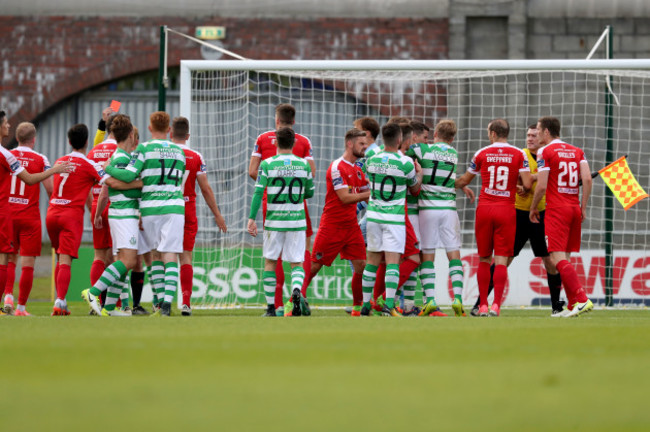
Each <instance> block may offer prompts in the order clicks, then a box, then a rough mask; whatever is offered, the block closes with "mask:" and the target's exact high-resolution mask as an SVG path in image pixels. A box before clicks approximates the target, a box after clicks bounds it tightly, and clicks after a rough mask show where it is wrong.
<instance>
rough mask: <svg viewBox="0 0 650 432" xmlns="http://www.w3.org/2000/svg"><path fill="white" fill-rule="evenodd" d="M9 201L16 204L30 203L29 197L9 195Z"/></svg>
mask: <svg viewBox="0 0 650 432" xmlns="http://www.w3.org/2000/svg"><path fill="white" fill-rule="evenodd" d="M9 202H10V203H15V204H25V205H27V204H29V200H28V199H27V198H16V197H9Z"/></svg>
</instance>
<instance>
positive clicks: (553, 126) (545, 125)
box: [537, 116, 560, 137]
mask: <svg viewBox="0 0 650 432" xmlns="http://www.w3.org/2000/svg"><path fill="white" fill-rule="evenodd" d="M537 122H538V123H539V125H540V127H541V128H542V129H548V133H549V134H551V136H552V137H559V136H560V120H558V118H557V117H550V116H547V117H542V118H540V119H539V120H537Z"/></svg>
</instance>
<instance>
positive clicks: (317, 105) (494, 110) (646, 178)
mask: <svg viewBox="0 0 650 432" xmlns="http://www.w3.org/2000/svg"><path fill="white" fill-rule="evenodd" d="M228 63H230V62H228ZM608 75H610V76H611V77H612V89H613V91H614V93H615V94H616V95H617V97H618V100H619V101H620V105H619V106H616V105H614V107H613V116H612V120H613V123H612V128H611V131H612V152H611V154H610V156H609V157H608V153H607V136H608V129H607V117H606V85H605V80H606V76H608ZM181 92H182V93H186V94H187V92H191V93H190V98H189V99H188V100H191V103H190V105H189V106H186V107H185V112H184V113H182V114H183V115H186V116H188V117H189V118H190V122H191V146H192V147H193V148H196V149H197V150H199V151H200V152H202V153H203V155H204V156H205V158H206V160H207V165H208V171H209V174H208V175H209V177H208V178H209V179H210V183H211V184H212V185H213V188H214V190H215V193H216V194H217V201H218V203H219V206H220V208H221V211H222V213H223V214H224V216H225V218H226V221H227V223H228V226H229V230H228V233H227V234H219V233H218V231H217V228H216V226H215V225H214V222H213V219H212V217H211V214H210V212H209V209H208V208H207V206H205V204H204V202H203V201H202V200H201V199H199V202H198V206H197V207H198V216H199V234H198V237H197V250H196V253H195V281H194V284H195V287H194V297H193V303H194V304H195V305H196V306H197V307H202V306H203V307H225V306H230V305H252V304H260V305H261V304H263V303H264V299H263V290H262V286H261V271H262V268H263V262H262V258H261V236H259V237H258V238H257V239H253V238H251V237H250V236H249V235H248V234H247V233H246V230H245V226H246V220H247V218H248V212H249V209H250V201H251V196H252V190H253V186H254V182H253V180H251V179H250V178H249V177H248V174H247V172H248V164H249V160H250V155H251V152H252V149H253V145H254V143H255V139H256V137H257V136H258V135H259V134H261V133H263V132H265V131H268V130H270V129H272V128H273V126H274V108H275V106H276V105H277V104H280V103H291V104H293V105H294V106H295V107H296V110H297V116H296V125H295V128H294V129H295V130H296V132H298V133H301V134H303V135H306V136H307V137H309V138H310V139H311V141H312V144H313V147H314V158H315V162H316V166H317V172H316V175H315V183H316V195H315V196H314V198H313V199H311V200H309V209H310V213H311V218H312V223H313V226H314V230H315V231H316V230H317V228H318V223H319V220H320V215H321V212H322V208H323V204H324V198H325V191H326V187H325V183H324V180H325V172H326V170H327V168H328V166H329V164H330V162H331V161H333V160H334V159H336V158H338V157H339V156H340V155H341V154H342V152H343V140H342V137H343V135H344V134H345V132H346V130H348V129H349V128H351V127H352V122H353V121H354V120H355V119H357V118H359V117H362V116H373V117H375V118H376V119H377V120H378V121H379V123H380V124H384V123H385V122H386V120H387V119H388V118H389V117H391V116H394V115H399V116H405V117H409V118H411V119H413V120H418V121H422V122H424V123H425V124H427V125H429V126H430V127H431V128H432V129H433V126H435V124H436V122H437V121H438V120H439V119H441V118H451V119H453V120H455V121H456V123H457V125H458V129H459V133H458V136H457V138H456V140H455V142H454V144H455V146H456V148H457V149H458V151H459V155H460V158H459V159H460V161H461V162H460V164H459V165H460V166H459V171H460V172H461V173H462V172H464V171H465V169H466V168H467V165H468V163H469V160H470V158H471V156H472V154H473V153H474V152H475V151H476V150H477V149H479V148H480V147H482V146H484V145H486V143H487V137H486V132H485V129H486V127H487V124H488V123H489V121H490V120H492V119H494V118H497V117H504V118H506V119H508V121H509V122H510V125H511V133H510V142H511V143H512V144H514V145H516V146H519V147H524V146H525V136H526V130H527V126H528V125H529V124H531V123H535V122H536V120H537V119H538V118H539V117H541V116H544V115H553V116H556V117H558V118H559V119H560V121H561V124H562V131H561V137H562V139H564V140H565V141H567V142H570V143H572V144H574V145H577V146H579V147H581V148H583V149H584V151H585V153H586V155H587V158H588V160H589V162H590V166H591V168H592V170H598V169H600V168H602V167H604V166H605V165H607V164H608V163H610V162H613V161H614V160H615V159H617V158H618V157H620V156H623V155H628V163H629V166H630V168H631V171H632V172H633V173H634V175H635V176H636V178H637V180H638V181H639V183H640V185H641V186H642V187H643V188H644V189H646V190H647V189H648V185H649V183H650V172H649V164H648V159H649V158H648V155H649V154H650V147H648V144H647V142H646V140H645V139H644V138H645V136H646V135H647V134H648V133H649V132H650V126H649V125H648V123H647V120H646V119H648V118H650V72H647V71H634V70H616V69H612V70H592V71H585V70H554V71H539V70H538V71H534V70H527V71H522V70H498V71H469V70H467V71H463V70H460V71H442V72H441V71H409V70H406V68H405V70H399V71H378V70H364V71H337V70H336V62H332V70H328V71H305V70H302V71H301V70H295V71H281V72H280V71H248V70H240V71H224V70H219V69H218V62H214V63H212V62H205V65H204V66H202V67H201V68H200V70H192V71H191V88H182V89H181ZM181 98H183V95H181ZM610 159H611V160H610ZM474 188H475V190H478V185H474ZM605 196H606V186H605V185H604V182H603V181H602V179H600V177H598V178H596V179H595V180H594V189H593V193H592V200H591V206H590V207H591V210H590V212H589V219H588V220H587V221H586V222H585V223H584V224H583V241H582V251H581V253H580V254H577V255H576V256H575V257H573V258H572V259H573V262H574V265H575V266H576V268H577V271H578V274H579V276H580V278H581V280H582V282H583V284H584V286H585V288H586V289H587V291H588V292H589V293H590V296H591V298H592V299H595V300H598V301H600V302H603V301H604V299H605V294H606V289H605V288H606V285H607V283H606V275H607V272H606V266H605V264H606V262H607V261H606V246H607V244H608V243H609V242H611V245H612V247H613V256H612V263H613V265H612V267H611V269H612V271H613V280H612V282H611V283H610V285H611V287H612V288H613V293H614V296H613V299H614V304H616V305H627V304H646V303H650V254H649V253H648V252H649V248H648V240H649V239H650V222H649V221H650V214H649V212H648V203H649V202H650V200H647V199H646V200H643V201H641V202H640V203H638V204H637V205H636V206H635V207H633V208H632V209H630V210H628V211H624V210H623V208H622V207H621V205H620V204H619V203H618V202H617V201H616V199H613V202H612V207H611V210H610V211H609V213H608V210H607V209H606V199H605ZM458 206H459V216H460V220H461V223H462V232H463V248H464V249H463V251H462V255H463V261H464V264H465V293H464V298H465V302H472V301H473V299H475V297H476V294H477V286H476V276H475V271H476V264H477V257H476V246H475V239H474V234H473V232H474V231H473V226H474V211H475V207H474V205H471V204H469V203H468V202H467V201H466V200H465V199H462V198H459V199H458ZM610 213H611V216H607V217H609V223H607V218H606V215H609V214H610ZM258 225H260V226H261V214H260V215H259V217H258ZM608 233H609V234H608ZM438 255H443V254H438ZM436 266H437V268H438V269H439V270H438V278H437V284H436V287H437V288H436V291H437V300H438V302H439V303H441V304H445V303H448V302H449V294H448V292H449V291H448V289H447V288H448V275H447V273H446V269H447V263H446V260H444V259H443V260H442V261H440V262H439V263H438V262H437V263H436ZM350 277H351V273H350V269H349V265H348V264H347V263H344V262H338V263H336V264H335V265H334V266H333V267H332V268H331V269H323V271H321V273H320V274H319V277H318V278H317V279H316V280H314V282H313V283H312V286H311V287H310V292H309V293H308V294H309V297H310V299H311V301H312V303H313V304H316V305H344V304H349V303H350V301H351V300H350V299H351V293H350V287H349V282H350V280H349V278H350ZM545 277H546V274H545V272H544V271H543V266H542V264H541V262H540V260H539V259H534V257H533V255H532V252H530V251H529V248H528V247H526V248H525V249H524V251H523V252H522V254H521V255H520V256H519V257H518V258H516V259H515V261H514V262H513V265H512V266H511V267H510V270H509V281H510V282H509V285H510V289H509V290H508V296H507V299H506V304H510V305H531V304H540V303H545V302H547V301H548V295H547V287H546V281H545ZM287 295H288V294H287V293H285V297H286V296H287Z"/></svg>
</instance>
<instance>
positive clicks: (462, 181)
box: [454, 171, 476, 189]
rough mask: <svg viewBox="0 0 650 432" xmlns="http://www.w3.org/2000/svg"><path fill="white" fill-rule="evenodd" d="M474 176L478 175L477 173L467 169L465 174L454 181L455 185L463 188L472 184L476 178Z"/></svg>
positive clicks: (457, 187)
mask: <svg viewBox="0 0 650 432" xmlns="http://www.w3.org/2000/svg"><path fill="white" fill-rule="evenodd" d="M474 177H476V175H474V174H472V173H471V172H469V171H466V172H465V174H463V175H462V176H460V177H458V178H457V179H456V180H455V181H454V187H455V188H456V189H463V188H464V187H465V186H467V185H468V184H470V183H471V182H472V180H474Z"/></svg>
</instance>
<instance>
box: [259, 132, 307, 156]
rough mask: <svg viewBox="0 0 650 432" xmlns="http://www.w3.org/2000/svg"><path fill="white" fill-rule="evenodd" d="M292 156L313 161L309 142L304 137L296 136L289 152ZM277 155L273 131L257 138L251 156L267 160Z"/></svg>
mask: <svg viewBox="0 0 650 432" xmlns="http://www.w3.org/2000/svg"><path fill="white" fill-rule="evenodd" d="M291 152H292V153H293V154H295V155H296V156H298V157H301V158H305V159H307V160H314V154H313V151H312V148H311V141H309V138H307V137H306V136H303V135H300V134H296V142H295V143H294V144H293V149H292V150H291ZM276 154H278V147H277V146H276V144H275V131H274V130H272V131H268V132H265V133H263V134H262V135H260V136H258V137H257V140H256V141H255V148H254V149H253V154H252V156H256V157H258V158H262V160H264V159H268V158H270V157H271V156H275V155H276Z"/></svg>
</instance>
